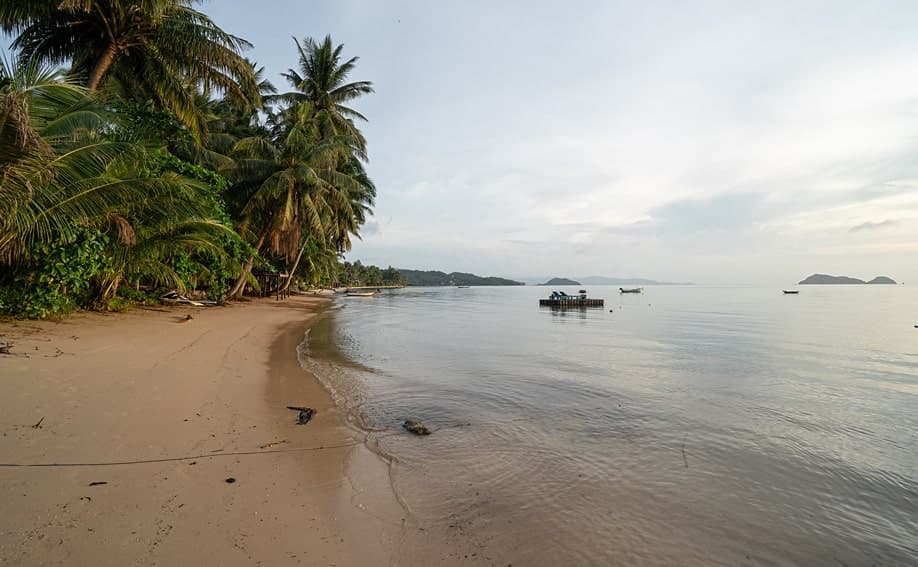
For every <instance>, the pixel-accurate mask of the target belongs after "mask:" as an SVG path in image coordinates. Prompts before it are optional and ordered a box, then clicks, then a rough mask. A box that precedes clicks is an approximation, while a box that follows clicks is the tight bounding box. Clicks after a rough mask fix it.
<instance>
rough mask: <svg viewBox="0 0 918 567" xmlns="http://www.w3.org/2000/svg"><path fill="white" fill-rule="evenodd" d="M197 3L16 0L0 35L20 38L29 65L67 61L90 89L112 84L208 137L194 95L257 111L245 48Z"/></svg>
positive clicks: (0, 8) (6, 6)
mask: <svg viewBox="0 0 918 567" xmlns="http://www.w3.org/2000/svg"><path fill="white" fill-rule="evenodd" d="M198 2H199V0H62V1H58V0H55V1H51V0H16V1H15V2H3V3H2V4H0V29H2V30H3V31H5V32H7V33H15V34H18V37H17V38H16V40H15V41H14V43H13V47H14V49H18V50H20V51H21V56H22V57H23V58H24V59H27V60H33V59H37V60H40V61H42V62H45V63H50V64H55V65H59V64H65V63H68V62H69V63H71V64H72V67H73V69H72V70H73V72H74V73H77V74H80V75H82V76H84V77H85V78H86V86H87V87H88V88H89V90H90V91H95V90H97V89H99V88H100V87H102V86H103V85H107V84H111V83H115V84H113V85H112V86H113V87H114V86H118V87H120V88H121V89H122V90H123V91H126V92H134V93H142V95H143V96H149V97H150V98H152V99H153V100H155V101H156V102H157V103H158V104H160V105H161V106H162V107H164V108H167V109H169V110H171V111H173V112H174V113H175V114H176V116H178V118H179V119H180V120H181V121H182V122H183V123H185V124H186V125H188V126H189V127H190V128H191V129H192V130H193V131H194V132H195V133H196V134H197V135H199V136H201V135H203V134H204V132H206V124H205V122H204V119H203V117H202V116H201V115H200V113H199V112H197V109H196V106H195V104H194V93H195V89H193V88H190V86H192V85H195V84H201V85H203V87H204V88H205V90H206V91H208V92H210V91H213V90H216V91H222V92H224V93H226V94H227V95H228V96H230V97H233V98H235V99H237V100H239V101H244V102H246V103H248V104H251V105H255V106H257V105H258V104H260V95H259V92H258V88H257V85H256V80H255V76H254V73H253V72H252V66H251V65H250V64H249V63H248V62H247V61H246V60H245V59H244V58H243V57H242V56H241V55H240V52H241V51H242V50H244V49H247V48H249V47H251V45H250V44H249V43H248V42H247V41H245V40H244V39H242V38H239V37H237V36H234V35H231V34H229V33H226V32H224V31H223V30H222V29H220V27H219V26H217V25H216V24H215V23H214V22H213V21H212V20H211V19H210V18H208V17H207V16H206V15H205V14H203V13H201V12H199V11H197V10H195V9H194V8H193V7H192V6H193V5H194V4H196V3H198Z"/></svg>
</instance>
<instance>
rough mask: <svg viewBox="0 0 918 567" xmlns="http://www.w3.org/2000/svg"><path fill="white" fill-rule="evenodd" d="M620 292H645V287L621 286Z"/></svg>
mask: <svg viewBox="0 0 918 567" xmlns="http://www.w3.org/2000/svg"><path fill="white" fill-rule="evenodd" d="M618 291H619V293H644V288H642V287H620V288H618Z"/></svg>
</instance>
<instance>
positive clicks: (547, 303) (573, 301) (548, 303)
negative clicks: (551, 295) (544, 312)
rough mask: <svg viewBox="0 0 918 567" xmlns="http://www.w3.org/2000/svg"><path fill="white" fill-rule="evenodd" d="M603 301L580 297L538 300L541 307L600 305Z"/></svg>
mask: <svg viewBox="0 0 918 567" xmlns="http://www.w3.org/2000/svg"><path fill="white" fill-rule="evenodd" d="M604 303H605V300H603V299H580V298H579V297H576V298H575V297H572V298H570V299H540V300H539V305H540V306H541V307H602V306H603V305H604Z"/></svg>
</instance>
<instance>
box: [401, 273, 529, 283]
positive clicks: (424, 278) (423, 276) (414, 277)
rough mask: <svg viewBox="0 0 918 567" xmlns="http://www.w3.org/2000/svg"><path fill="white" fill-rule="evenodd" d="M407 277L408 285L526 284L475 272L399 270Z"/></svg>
mask: <svg viewBox="0 0 918 567" xmlns="http://www.w3.org/2000/svg"><path fill="white" fill-rule="evenodd" d="M398 271H399V272H400V273H401V274H402V276H404V277H405V280H406V283H407V285H410V286H422V287H441V286H459V285H462V286H465V285H468V286H472V285H526V284H524V283H523V282H516V281H513V280H508V279H505V278H496V277H482V276H476V275H475V274H467V273H464V272H453V273H451V274H447V273H445V272H439V271H436V270H430V271H423V270H405V269H402V268H399V270H398Z"/></svg>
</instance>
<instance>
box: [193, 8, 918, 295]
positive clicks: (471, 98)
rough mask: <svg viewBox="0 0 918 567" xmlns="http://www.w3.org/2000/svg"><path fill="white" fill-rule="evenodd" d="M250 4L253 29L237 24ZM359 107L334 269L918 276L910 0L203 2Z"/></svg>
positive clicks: (280, 61)
mask: <svg viewBox="0 0 918 567" xmlns="http://www.w3.org/2000/svg"><path fill="white" fill-rule="evenodd" d="M256 6H261V7H262V9H258V8H255V7H256ZM201 9H202V10H203V11H205V12H206V13H208V14H209V15H211V16H212V17H213V19H214V20H215V21H216V22H217V23H218V24H219V25H221V26H222V27H223V28H224V29H226V30H227V31H230V32H232V33H235V34H237V35H240V36H242V37H244V38H246V39H248V40H249V41H251V42H252V43H253V44H254V45H255V47H254V48H253V49H252V50H251V51H250V52H249V53H248V56H249V57H251V58H253V59H255V60H256V61H258V62H259V64H261V65H263V66H265V67H266V69H267V71H268V75H269V77H271V78H272V79H273V80H274V81H275V82H276V83H277V84H278V85H279V86H281V85H282V84H283V80H282V79H281V78H280V73H281V72H282V71H285V70H286V69H287V68H289V67H292V66H295V65H296V55H295V51H294V44H293V40H292V37H294V36H295V37H297V38H300V39H302V38H305V37H307V36H311V37H316V38H319V37H323V36H324V35H326V34H331V35H332V37H333V39H334V41H335V42H336V43H343V44H344V46H345V48H344V51H345V54H346V55H347V56H353V55H356V56H359V57H360V60H359V63H358V66H357V69H356V70H355V72H354V73H353V75H352V77H351V78H352V79H353V80H369V81H372V82H373V83H374V87H375V90H376V92H375V93H374V94H372V95H369V96H367V97H365V99H363V100H361V101H360V102H359V103H357V104H356V105H355V106H356V107H357V108H359V110H361V111H362V112H363V113H364V114H365V115H366V116H367V117H368V118H369V122H368V123H367V124H365V125H364V126H363V131H364V133H365V135H366V137H367V139H368V141H369V149H370V163H369V164H368V170H369V172H370V175H371V176H372V178H373V179H374V181H375V183H376V186H377V191H378V198H377V203H376V206H375V215H374V217H373V218H372V219H371V221H370V222H369V223H367V225H366V226H365V227H364V228H363V231H362V240H361V241H357V242H356V243H355V245H354V248H353V250H352V251H351V252H350V253H348V255H347V259H349V260H351V261H353V260H356V259H359V260H361V261H363V262H364V263H371V264H378V265H382V266H388V265H394V266H397V267H402V268H414V269H439V270H444V271H468V272H474V273H478V274H482V275H499V276H507V277H517V278H523V277H542V276H568V277H573V276H588V275H605V276H613V277H648V278H654V279H658V280H669V281H694V282H698V283H712V284H744V283H756V282H767V283H791V282H794V281H797V280H799V279H802V278H803V277H804V276H806V275H809V274H810V273H813V272H822V273H830V274H844V275H850V276H855V277H861V278H868V279H869V278H872V277H874V276H876V275H879V274H883V275H889V276H891V277H893V278H895V279H897V280H900V281H909V280H912V281H914V280H915V279H916V278H918V33H915V30H916V29H918V2H914V1H911V0H909V1H904V2H893V1H876V2H863V1H861V0H857V1H844V0H834V1H831V2H816V1H794V2H779V1H776V2H757V3H752V2H733V1H723V2H716V1H702V0H698V1H692V2H684V1H673V2H663V1H647V2H630V1H629V2H614V1H607V0H597V1H586V0H573V1H568V2H563V3H559V2H557V1H542V0H527V1H511V0H501V1H499V2H495V1H478V0H464V1H462V2H447V1H445V0H415V1H371V0H365V1H362V2H357V1H351V0H327V1H320V0H311V1H309V2H303V1H302V0H274V1H272V2H262V3H254V2H251V1H250V0H246V1H244V2H243V1H241V0H213V1H210V2H206V3H204V4H203V5H202V6H201Z"/></svg>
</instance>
